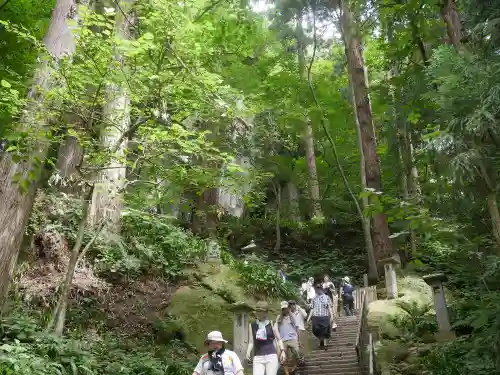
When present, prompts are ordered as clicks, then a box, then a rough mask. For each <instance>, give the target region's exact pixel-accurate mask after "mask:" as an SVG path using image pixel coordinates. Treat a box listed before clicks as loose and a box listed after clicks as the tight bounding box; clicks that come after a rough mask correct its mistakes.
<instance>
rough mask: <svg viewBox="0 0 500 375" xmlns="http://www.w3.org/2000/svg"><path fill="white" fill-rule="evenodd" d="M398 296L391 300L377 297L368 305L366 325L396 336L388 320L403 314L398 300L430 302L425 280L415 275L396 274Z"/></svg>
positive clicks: (430, 297)
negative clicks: (377, 298)
mask: <svg viewBox="0 0 500 375" xmlns="http://www.w3.org/2000/svg"><path fill="white" fill-rule="evenodd" d="M397 280H398V294H399V297H398V298H395V299H391V300H387V299H379V300H377V301H373V302H372V303H370V305H369V307H368V308H369V312H368V326H369V327H370V329H372V330H378V331H379V332H380V333H382V334H388V335H389V336H397V335H398V333H399V332H397V329H396V328H395V327H394V326H393V325H392V324H391V323H390V322H389V318H390V317H391V316H395V315H401V314H405V312H404V311H403V310H402V309H401V308H400V307H399V306H398V301H406V302H417V303H419V304H422V305H426V304H429V303H432V290H431V288H430V286H428V285H427V284H426V283H425V281H424V280H423V279H422V278H421V277H420V276H417V275H411V274H409V275H405V274H402V273H400V274H398V277H397Z"/></svg>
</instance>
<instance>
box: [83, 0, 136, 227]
mask: <svg viewBox="0 0 500 375" xmlns="http://www.w3.org/2000/svg"><path fill="white" fill-rule="evenodd" d="M132 3H133V2H132V1H131V0H127V1H121V2H120V3H119V5H120V6H119V7H117V9H116V27H117V36H118V37H119V38H121V39H129V38H130V32H131V29H132V26H133V25H132V20H131V15H130V14H129V10H130V7H131V6H132ZM115 59H116V61H117V62H119V64H120V65H121V66H122V67H123V66H124V58H123V56H121V55H120V54H119V53H118V52H116V53H115ZM106 91H107V93H106V95H107V104H106V105H105V106H104V108H103V122H104V123H105V125H106V127H105V129H104V131H103V133H102V134H101V144H102V146H103V148H104V150H106V152H108V153H109V155H110V158H111V160H110V162H109V163H108V165H107V166H106V167H105V168H104V169H103V170H101V171H99V173H98V177H97V183H96V187H95V189H94V194H93V197H92V204H91V209H90V218H89V219H90V224H91V225H92V226H97V225H98V223H101V222H103V221H106V222H107V225H106V229H107V230H108V231H109V232H111V233H115V234H116V233H119V232H120V214H121V209H122V206H123V194H124V190H125V184H126V174H127V167H126V156H125V149H126V148H127V143H128V139H127V137H126V136H125V135H126V133H127V131H128V130H129V128H130V98H129V93H128V92H127V89H126V86H125V85H123V84H122V83H119V82H113V83H111V84H109V86H108V87H107V90H106Z"/></svg>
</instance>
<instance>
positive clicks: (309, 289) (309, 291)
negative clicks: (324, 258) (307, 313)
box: [306, 277, 316, 304]
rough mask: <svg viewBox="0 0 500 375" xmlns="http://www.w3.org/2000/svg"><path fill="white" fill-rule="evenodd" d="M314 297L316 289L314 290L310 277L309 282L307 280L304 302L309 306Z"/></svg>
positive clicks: (312, 280) (312, 278)
mask: <svg viewBox="0 0 500 375" xmlns="http://www.w3.org/2000/svg"><path fill="white" fill-rule="evenodd" d="M314 297H316V289H315V288H314V277H310V278H309V280H307V292H306V302H307V303H308V304H310V303H311V301H312V300H313V298H314Z"/></svg>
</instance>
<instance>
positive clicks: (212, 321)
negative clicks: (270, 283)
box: [169, 264, 279, 350]
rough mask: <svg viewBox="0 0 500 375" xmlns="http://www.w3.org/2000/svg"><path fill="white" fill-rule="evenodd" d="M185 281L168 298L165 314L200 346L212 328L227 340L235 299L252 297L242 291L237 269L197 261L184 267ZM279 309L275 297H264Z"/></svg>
mask: <svg viewBox="0 0 500 375" xmlns="http://www.w3.org/2000/svg"><path fill="white" fill-rule="evenodd" d="M186 276H187V278H188V285H185V286H182V287H181V288H179V289H178V290H177V291H176V292H175V293H174V294H173V295H172V298H171V301H170V306H169V314H170V315H171V316H173V317H175V319H176V320H177V321H178V322H179V323H180V325H181V327H182V328H183V331H184V333H185V335H186V341H188V342H189V343H190V344H193V345H194V346H196V347H197V348H198V350H203V347H204V341H205V337H206V335H207V333H208V332H210V331H213V330H218V331H221V332H222V334H223V336H224V338H225V339H226V340H228V341H229V343H231V341H232V339H233V312H232V307H233V306H234V304H235V303H236V304H237V303H245V304H247V305H249V306H254V305H255V303H256V302H257V301H256V300H255V298H254V297H252V296H249V295H247V294H245V290H244V288H242V287H241V285H240V283H239V277H238V273H237V272H235V271H234V270H233V269H231V268H230V267H228V266H226V265H223V264H201V265H200V266H199V267H198V268H197V269H195V270H188V271H186ZM268 302H269V303H270V305H271V306H272V307H273V308H274V307H276V311H274V309H273V312H272V313H271V314H270V315H271V316H273V315H274V314H277V313H278V311H279V303H278V301H268Z"/></svg>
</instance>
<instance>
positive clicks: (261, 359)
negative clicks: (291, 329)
mask: <svg viewBox="0 0 500 375" xmlns="http://www.w3.org/2000/svg"><path fill="white" fill-rule="evenodd" d="M256 314H257V320H256V321H255V322H253V323H251V324H250V326H249V327H248V348H247V353H246V359H247V361H248V362H252V364H253V375H276V374H277V372H278V369H279V366H280V362H281V363H283V362H285V360H286V355H285V348H284V346H283V341H282V340H281V336H280V333H279V331H278V329H277V327H276V325H275V324H273V322H271V321H270V320H269V319H268V314H269V306H268V305H267V303H266V302H263V301H261V302H257V306H256ZM278 350H279V357H278ZM252 352H253V358H252Z"/></svg>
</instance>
